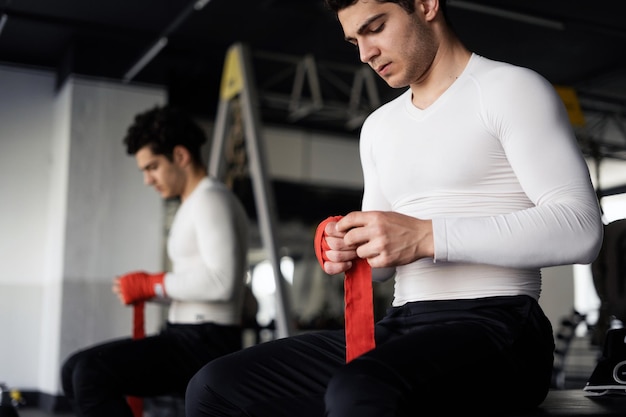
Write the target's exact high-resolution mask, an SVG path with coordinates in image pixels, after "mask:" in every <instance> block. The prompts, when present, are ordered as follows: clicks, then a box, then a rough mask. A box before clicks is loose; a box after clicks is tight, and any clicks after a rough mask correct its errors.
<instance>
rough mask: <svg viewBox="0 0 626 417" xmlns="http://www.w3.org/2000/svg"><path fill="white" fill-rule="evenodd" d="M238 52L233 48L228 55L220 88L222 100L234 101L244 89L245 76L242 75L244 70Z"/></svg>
mask: <svg viewBox="0 0 626 417" xmlns="http://www.w3.org/2000/svg"><path fill="white" fill-rule="evenodd" d="M238 52H239V49H238V48H235V47H232V48H230V49H229V50H228V53H227V54H226V59H225V61H224V72H223V73H222V84H221V86H220V98H221V99H222V100H230V99H232V98H233V97H234V96H236V95H237V94H239V92H241V90H242V89H243V74H242V73H241V70H242V69H241V62H240V59H239V53H238Z"/></svg>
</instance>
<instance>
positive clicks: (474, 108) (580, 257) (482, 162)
mask: <svg viewBox="0 0 626 417" xmlns="http://www.w3.org/2000/svg"><path fill="white" fill-rule="evenodd" d="M360 155H361V163H362V167H363V174H364V184H365V187H364V196H363V204H362V209H363V210H364V211H369V210H391V211H396V212H399V213H403V214H406V215H409V216H414V217H417V218H422V219H432V223H433V232H434V244H435V257H434V259H421V260H419V261H417V262H413V263H411V264H409V265H404V266H400V267H398V268H397V269H396V275H395V281H396V282H395V295H394V301H393V305H396V306H398V305H402V304H404V303H406V302H409V301H417V300H433V299H457V298H477V297H488V296H501V295H519V294H527V295H529V296H531V297H534V298H535V299H538V298H539V294H540V291H541V273H540V268H542V267H548V266H555V265H564V264H575V263H580V264H586V263H590V262H591V261H592V260H593V259H594V258H595V257H596V255H597V253H598V251H599V249H600V246H601V242H602V222H601V217H600V210H599V205H598V202H597V198H596V194H595V192H594V189H593V186H592V183H591V180H590V177H589V171H588V168H587V165H586V163H585V161H584V159H583V157H582V155H581V153H580V150H579V148H578V146H577V143H576V140H575V136H574V133H573V130H572V128H571V126H570V123H569V120H568V116H567V113H566V111H565V108H564V106H563V104H562V102H561V101H560V98H559V97H558V95H557V94H556V91H555V90H554V88H553V87H552V85H550V84H549V83H548V82H547V81H546V80H545V79H544V78H543V77H541V76H539V75H538V74H537V73H535V72H533V71H531V70H529V69H525V68H520V67H516V66H513V65H510V64H506V63H502V62H496V61H492V60H489V59H486V58H484V57H480V56H478V55H475V54H474V55H472V57H471V59H470V61H469V63H468V65H467V67H466V68H465V70H464V72H463V73H462V74H461V76H459V77H458V79H457V80H456V81H455V82H454V83H453V84H452V85H451V86H450V87H449V88H448V89H447V90H446V91H445V92H444V93H443V94H442V95H441V96H440V97H439V98H438V99H437V101H435V102H434V103H433V104H432V105H430V106H429V107H428V108H426V109H424V110H421V109H418V108H416V107H415V106H414V105H413V104H412V102H411V90H410V89H409V90H407V91H406V92H405V93H404V94H402V95H401V96H399V97H398V98H396V99H395V100H393V101H391V102H389V103H387V104H386V105H384V106H382V107H381V108H379V109H378V110H376V111H375V112H373V113H372V114H371V115H370V117H368V119H367V120H366V122H365V123H364V125H363V129H362V132H361V139H360Z"/></svg>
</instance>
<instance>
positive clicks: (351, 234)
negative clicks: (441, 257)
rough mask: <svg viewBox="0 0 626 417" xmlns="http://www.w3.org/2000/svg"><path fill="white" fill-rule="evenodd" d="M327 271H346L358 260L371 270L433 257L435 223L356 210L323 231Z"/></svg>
mask: <svg viewBox="0 0 626 417" xmlns="http://www.w3.org/2000/svg"><path fill="white" fill-rule="evenodd" d="M324 232H325V234H326V243H327V245H328V248H329V249H327V250H326V251H325V256H326V261H325V262H324V271H325V272H326V273H327V274H330V275H334V274H338V273H341V272H345V271H347V270H348V269H350V267H351V266H352V261H353V260H354V259H355V258H357V257H358V258H363V259H367V262H368V263H369V264H370V266H371V267H372V268H385V267H395V266H399V265H406V264H408V263H411V262H413V261H416V260H418V259H421V258H427V257H432V256H434V241H433V231H432V222H431V221H430V220H421V219H417V218H415V217H411V216H407V215H404V214H400V213H395V212H383V211H354V212H351V213H349V214H347V215H345V216H344V217H343V218H341V219H340V220H339V221H337V222H329V223H328V224H327V225H326V228H325V229H324Z"/></svg>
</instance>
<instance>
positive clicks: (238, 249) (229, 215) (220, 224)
mask: <svg viewBox="0 0 626 417" xmlns="http://www.w3.org/2000/svg"><path fill="white" fill-rule="evenodd" d="M248 245H249V235H248V218H247V215H246V212H245V210H244V208H243V206H242V205H241V203H240V202H239V200H238V199H237V198H236V196H235V195H234V194H233V193H232V192H231V191H230V190H229V189H228V188H227V187H226V186H225V185H224V184H223V183H221V182H219V181H217V180H215V179H212V178H208V177H207V178H204V179H203V180H202V181H201V182H200V183H199V184H198V185H197V186H196V188H195V189H194V190H193V192H192V193H191V194H190V195H189V196H188V197H187V198H186V199H185V200H184V201H183V202H182V204H181V205H180V207H179V208H178V211H177V212H176V215H175V217H174V220H173V222H172V226H171V229H170V233H169V237H168V241H167V252H168V255H169V258H170V260H171V262H172V272H168V273H167V274H166V275H165V292H166V294H167V296H168V298H170V299H171V304H170V307H169V313H168V321H169V322H171V323H204V322H213V323H217V324H223V325H235V324H240V320H241V314H242V301H243V290H244V285H245V277H246V273H247V253H248Z"/></svg>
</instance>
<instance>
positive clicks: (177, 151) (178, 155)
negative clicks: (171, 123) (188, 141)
mask: <svg viewBox="0 0 626 417" xmlns="http://www.w3.org/2000/svg"><path fill="white" fill-rule="evenodd" d="M172 158H173V159H174V163H175V164H177V165H178V166H181V167H184V166H186V165H188V164H189V163H190V162H191V155H190V154H189V150H188V149H187V148H185V147H184V146H181V145H176V146H174V150H173V151H172Z"/></svg>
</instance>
